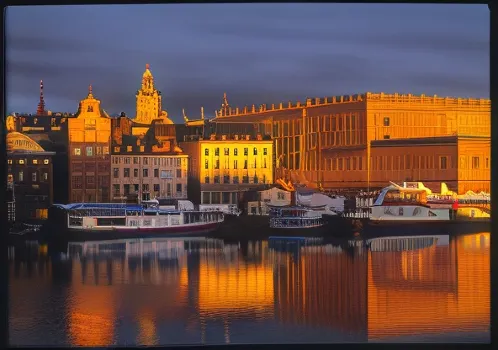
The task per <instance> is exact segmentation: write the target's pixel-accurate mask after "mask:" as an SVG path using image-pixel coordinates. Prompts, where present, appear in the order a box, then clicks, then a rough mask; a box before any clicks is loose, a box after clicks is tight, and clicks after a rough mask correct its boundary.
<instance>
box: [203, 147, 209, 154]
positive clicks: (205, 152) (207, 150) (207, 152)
mask: <svg viewBox="0 0 498 350" xmlns="http://www.w3.org/2000/svg"><path fill="white" fill-rule="evenodd" d="M204 155H205V156H209V148H206V149H205V150H204Z"/></svg>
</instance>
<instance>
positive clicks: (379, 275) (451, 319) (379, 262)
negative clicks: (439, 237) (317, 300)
mask: <svg viewBox="0 0 498 350" xmlns="http://www.w3.org/2000/svg"><path fill="white" fill-rule="evenodd" d="M489 239H490V233H479V234H473V235H466V236H460V237H456V238H454V239H450V241H449V244H448V245H446V246H445V245H441V246H435V245H433V246H430V247H427V248H423V249H419V250H412V251H403V252H369V253H368V337H369V339H370V340H373V339H381V338H387V337H391V336H393V337H396V336H402V335H416V334H431V333H444V332H464V331H479V332H487V331H488V330H489V324H490V260H489Z"/></svg>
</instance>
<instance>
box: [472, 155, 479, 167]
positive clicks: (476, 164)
mask: <svg viewBox="0 0 498 350" xmlns="http://www.w3.org/2000/svg"><path fill="white" fill-rule="evenodd" d="M472 169H479V157H472Z"/></svg>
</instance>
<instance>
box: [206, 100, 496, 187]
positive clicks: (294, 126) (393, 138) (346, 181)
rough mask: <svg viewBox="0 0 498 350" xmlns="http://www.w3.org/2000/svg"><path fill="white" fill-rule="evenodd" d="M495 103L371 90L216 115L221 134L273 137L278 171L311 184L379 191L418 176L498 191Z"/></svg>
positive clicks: (279, 174)
mask: <svg viewBox="0 0 498 350" xmlns="http://www.w3.org/2000/svg"><path fill="white" fill-rule="evenodd" d="M490 106H491V102H490V100H489V99H463V98H449V97H444V98H443V97H438V96H425V95H421V96H414V95H411V94H407V95H402V94H384V93H379V94H375V93H370V92H368V93H365V94H359V95H352V96H335V97H331V98H330V97H329V98H316V99H307V100H306V102H305V103H300V102H297V103H294V104H293V103H290V102H289V103H288V104H283V103H280V104H278V105H271V106H267V105H261V106H259V107H257V108H256V106H254V105H253V106H252V107H251V108H248V107H244V108H231V107H229V108H226V109H225V110H223V111H220V113H217V115H216V118H214V119H213V120H212V121H213V122H214V123H216V130H217V134H221V135H236V134H243V133H253V134H257V133H259V134H262V135H269V136H271V138H272V139H273V140H274V147H275V154H276V169H275V171H276V173H275V176H276V177H284V178H287V179H289V180H292V181H293V182H297V183H302V184H306V185H308V186H310V187H320V186H321V187H323V188H325V189H341V188H356V189H360V188H361V189H363V188H364V189H367V188H371V189H372V188H380V187H384V186H385V185H386V184H387V181H395V182H402V181H406V180H409V179H410V180H413V181H422V182H424V183H427V187H429V188H434V189H435V190H439V186H440V182H441V181H443V182H447V183H448V184H449V185H450V189H452V190H458V192H464V191H467V190H473V191H476V192H478V191H481V190H483V191H489V189H490V171H489V157H490V151H491V148H490V146H489V145H490V126H491V118H490ZM401 140H403V141H401ZM422 145H423V146H422ZM419 147H422V148H423V149H424V152H421V151H420V149H421V148H419ZM425 152H430V154H429V153H425ZM441 152H443V153H441ZM402 156H403V159H402V158H401V157H402ZM407 159H409V160H407Z"/></svg>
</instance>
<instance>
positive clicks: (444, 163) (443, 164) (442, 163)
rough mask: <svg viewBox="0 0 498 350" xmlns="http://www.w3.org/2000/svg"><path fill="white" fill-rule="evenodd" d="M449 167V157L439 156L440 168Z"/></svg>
mask: <svg viewBox="0 0 498 350" xmlns="http://www.w3.org/2000/svg"><path fill="white" fill-rule="evenodd" d="M447 168H448V158H446V157H439V169H447Z"/></svg>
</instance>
